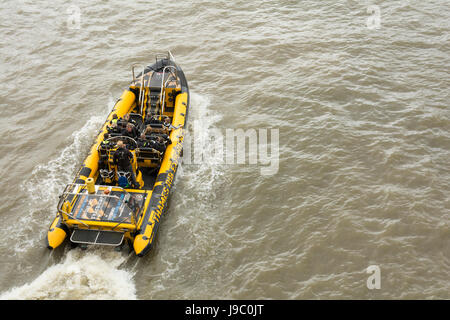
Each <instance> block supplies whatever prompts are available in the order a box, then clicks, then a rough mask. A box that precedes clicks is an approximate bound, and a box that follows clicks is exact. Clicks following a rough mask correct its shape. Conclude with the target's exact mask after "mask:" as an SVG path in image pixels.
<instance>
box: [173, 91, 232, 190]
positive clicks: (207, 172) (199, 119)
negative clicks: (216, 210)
mask: <svg viewBox="0 0 450 320" xmlns="http://www.w3.org/2000/svg"><path fill="white" fill-rule="evenodd" d="M209 106H210V100H209V98H208V97H207V96H202V95H199V94H195V93H191V107H190V110H189V117H190V119H189V120H188V121H189V122H188V132H187V134H186V142H185V143H186V145H185V146H184V148H185V149H187V148H190V152H189V153H190V154H189V153H188V154H186V156H187V157H190V159H185V158H184V157H183V161H182V163H181V165H180V167H179V169H180V172H179V175H180V176H184V179H183V180H185V182H186V183H187V184H188V185H189V187H190V188H192V189H193V190H194V192H196V193H202V194H205V195H207V194H208V193H209V192H210V191H211V189H212V185H213V183H214V181H216V180H217V179H218V178H219V177H221V176H223V173H224V171H223V166H222V164H223V156H222V155H220V154H211V152H210V150H212V149H213V143H214V142H215V141H214V139H211V132H212V130H215V126H216V124H217V122H218V121H220V119H221V118H222V117H221V115H220V114H218V113H216V112H213V111H211V110H210V109H209ZM196 159H201V160H200V162H199V163H197V161H196Z"/></svg>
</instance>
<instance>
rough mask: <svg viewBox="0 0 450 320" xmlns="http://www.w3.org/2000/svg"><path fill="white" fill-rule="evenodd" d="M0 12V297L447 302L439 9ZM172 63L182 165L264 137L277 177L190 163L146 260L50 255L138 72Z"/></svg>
mask: <svg viewBox="0 0 450 320" xmlns="http://www.w3.org/2000/svg"><path fill="white" fill-rule="evenodd" d="M0 17H2V19H0V33H1V37H0V54H1V57H2V59H1V62H0V70H1V74H0V80H1V83H2V90H1V93H0V95H1V99H0V106H1V111H2V113H1V116H0V124H1V128H2V132H3V136H2V137H3V139H2V143H1V144H0V152H1V155H2V156H1V159H0V164H1V165H0V174H1V178H2V183H1V185H0V215H1V221H2V228H1V232H0V240H1V241H0V254H1V257H2V261H1V263H0V268H1V269H0V270H1V273H0V299H225V298H230V299H264V298H265V299H420V298H425V299H433V298H434V299H436V298H443V299H449V298H450V295H449V292H450V282H449V279H450V250H449V245H450V228H449V222H450V219H449V211H450V210H449V209H450V200H449V194H450V188H449V182H450V179H449V178H450V166H449V158H450V122H449V115H450V111H449V106H448V101H449V88H450V77H449V71H450V70H449V65H450V63H449V62H450V61H449V58H450V52H449V46H448V43H449V29H450V28H449V21H450V4H449V3H448V1H437V0H436V1H422V2H419V1H412V0H410V1H377V0H372V1H352V0H348V1H276V2H274V1H221V2H217V1H202V2H200V1H195V2H194V1H183V2H178V1H177V2H173V3H167V2H157V1H125V2H124V1H107V2H97V3H92V2H91V1H85V0H80V1H75V2H67V1H52V2H51V3H50V2H49V3H47V4H45V3H41V2H35V1H26V0H23V1H9V0H8V1H3V2H2V4H1V5H0ZM167 50H171V51H172V53H173V54H174V56H175V58H176V60H177V62H178V63H179V64H180V66H181V67H182V68H183V70H184V72H185V74H186V76H187V78H188V81H189V85H190V89H191V110H190V114H189V125H188V128H187V129H188V131H189V134H190V136H191V142H192V146H193V147H194V148H193V150H192V159H194V155H195V154H198V152H200V151H202V150H210V149H211V148H214V147H215V146H217V141H216V140H214V139H209V136H210V133H212V132H216V133H217V132H221V133H222V134H223V137H226V132H227V130H230V129H232V130H235V132H236V130H238V129H242V130H243V131H245V132H246V133H252V132H254V133H255V134H259V133H260V132H263V130H266V131H267V132H268V133H269V132H277V134H278V136H277V137H278V139H277V141H278V147H279V155H278V165H277V166H276V167H275V168H276V170H275V171H274V172H272V173H271V174H267V175H264V174H262V173H261V168H262V167H264V166H265V165H267V164H263V163H261V162H259V161H258V162H257V163H250V160H249V159H250V158H251V157H250V155H247V157H246V158H245V159H246V162H245V163H237V162H236V163H229V162H227V161H224V159H221V154H220V153H217V154H215V155H214V156H212V157H208V159H207V161H202V162H201V163H198V162H196V161H190V162H188V161H186V162H185V163H183V164H182V166H181V167H180V171H179V172H178V174H177V177H176V183H175V188H174V192H173V194H172V198H171V200H170V203H169V209H168V212H167V215H166V216H165V217H164V218H163V221H162V223H161V226H160V228H159V231H158V236H157V241H156V245H155V246H154V248H153V249H152V251H151V252H150V253H149V254H148V255H147V256H146V257H144V258H142V259H138V258H136V257H134V255H133V254H128V252H126V251H123V252H115V251H112V250H111V249H109V248H88V249H87V250H86V251H81V250H79V249H70V248H69V246H65V247H61V248H58V249H57V250H55V251H54V252H52V253H51V252H49V251H48V250H47V249H46V248H45V235H46V231H47V228H48V226H49V225H50V223H51V221H52V220H53V217H54V215H55V213H56V212H55V209H56V203H57V200H58V195H59V194H60V192H62V190H63V188H64V186H65V184H67V183H70V182H71V181H72V180H73V177H74V174H75V171H76V169H77V168H78V166H79V165H80V163H81V162H82V161H83V159H84V158H85V156H86V155H87V153H88V151H89V148H90V145H91V144H92V142H93V139H94V137H95V135H96V133H97V131H98V129H99V128H100V126H101V124H102V123H103V121H104V120H105V118H106V116H107V114H108V112H109V110H110V109H111V108H112V106H113V104H114V101H115V100H116V99H117V98H118V97H119V96H120V95H121V93H122V91H123V90H124V89H125V88H126V86H127V84H128V81H129V80H130V79H131V69H130V67H131V64H133V63H139V64H150V63H152V62H153V61H154V54H155V53H157V52H164V51H167ZM199 124H200V125H199ZM272 142H276V141H274V140H271V139H270V136H269V140H268V145H269V147H270V145H271V143H272ZM258 143H260V140H259V136H258ZM247 148H249V147H248V145H247ZM238 149H239V148H238ZM269 149H270V148H269ZM272 150H273V149H272ZM247 151H248V150H247V149H245V150H237V153H239V152H247ZM258 156H261V154H259V155H258ZM258 159H259V158H258ZM370 266H376V267H377V270H379V271H380V273H379V274H378V275H377V276H378V278H377V279H376V281H375V282H377V284H378V285H377V286H375V288H374V287H373V286H371V285H370V281H368V279H369V277H372V276H374V275H373V274H371V273H367V270H368V267H370ZM370 270H372V269H370Z"/></svg>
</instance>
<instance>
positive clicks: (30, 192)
mask: <svg viewBox="0 0 450 320" xmlns="http://www.w3.org/2000/svg"><path fill="white" fill-rule="evenodd" d="M113 105H114V100H113V99H112V97H110V101H109V103H108V105H107V106H105V109H104V110H101V111H100V112H99V113H98V115H95V116H92V117H90V118H89V119H88V120H87V122H86V124H85V125H84V126H83V127H82V128H81V129H80V130H77V131H75V132H74V133H73V134H72V136H71V137H70V138H69V143H68V145H67V146H66V147H64V149H63V150H62V151H61V153H60V154H59V155H58V156H56V157H55V158H53V159H51V160H50V161H49V162H48V163H46V164H40V165H38V166H36V167H35V168H34V169H33V171H32V173H31V176H30V179H28V180H27V181H25V182H24V183H23V184H22V185H21V186H20V188H21V189H22V191H23V194H24V195H25V198H24V203H25V204H26V205H27V206H28V207H29V209H28V210H26V211H25V212H24V214H23V215H21V216H20V219H19V224H20V225H22V226H24V227H23V228H24V230H23V231H24V232H22V233H21V234H20V237H21V239H20V241H14V239H11V240H12V241H11V242H12V243H17V245H16V247H15V248H14V250H15V253H21V252H25V251H27V250H29V249H30V248H32V247H33V246H35V245H41V244H36V242H38V241H40V240H41V237H42V233H43V232H45V231H46V227H45V226H43V225H42V223H43V221H45V222H47V223H51V219H52V218H49V217H50V216H51V217H53V215H54V214H56V204H57V201H58V196H59V194H60V193H61V192H62V190H63V188H64V186H65V185H66V184H67V183H70V182H72V180H73V178H74V174H75V171H76V170H77V169H78V167H79V166H80V164H81V162H82V161H83V160H84V157H85V156H86V154H87V152H88V151H89V147H90V145H91V144H92V142H93V139H94V137H95V134H96V133H97V130H98V128H99V127H100V126H101V125H102V124H103V122H104V121H105V119H106V116H107V112H109V110H110V109H112V107H113ZM11 228H12V229H11V231H14V228H15V226H14V225H13V226H11ZM36 230H39V231H38V232H36ZM7 234H10V235H11V237H16V235H15V234H16V232H8V233H7ZM36 235H39V237H37V236H36ZM16 240H17V239H16Z"/></svg>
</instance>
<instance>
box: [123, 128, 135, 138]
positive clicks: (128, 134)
mask: <svg viewBox="0 0 450 320" xmlns="http://www.w3.org/2000/svg"><path fill="white" fill-rule="evenodd" d="M120 134H121V135H122V136H125V137H130V138H132V139H136V138H137V137H138V136H139V131H138V130H137V129H136V127H133V129H132V130H131V132H128V130H127V128H125V129H122V132H121V133H120Z"/></svg>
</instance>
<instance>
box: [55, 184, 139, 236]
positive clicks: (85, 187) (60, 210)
mask: <svg viewBox="0 0 450 320" xmlns="http://www.w3.org/2000/svg"><path fill="white" fill-rule="evenodd" d="M77 186H78V187H84V188H83V189H81V190H80V191H82V190H87V185H86V184H78V183H69V184H68V185H67V186H66V187H65V188H64V192H63V193H62V195H61V196H60V201H59V202H58V207H57V210H58V213H60V214H62V213H64V214H66V215H68V216H69V217H70V218H72V219H74V220H77V221H78V222H80V223H82V224H84V225H85V226H86V227H88V228H89V227H90V226H89V225H88V224H86V223H84V222H83V221H81V220H79V219H78V218H76V217H75V216H73V215H71V214H69V213H68V212H65V211H63V210H62V204H63V203H64V202H65V200H66V199H67V196H68V195H76V196H81V195H89V193H82V192H81V193H80V192H66V190H67V188H69V187H77ZM98 187H99V188H100V187H104V188H108V189H109V188H111V189H113V188H116V189H120V191H121V192H123V193H125V194H126V195H128V196H129V197H132V195H131V194H130V193H129V192H127V191H126V190H125V189H124V188H122V187H118V186H106V185H98ZM93 196H96V197H103V198H115V199H117V200H120V198H119V197H118V196H116V195H108V194H93ZM63 200H64V201H63ZM123 203H124V204H125V205H126V206H127V207H128V208H129V209H130V210H131V212H132V215H133V219H134V221H137V217H135V215H136V212H135V210H133V208H131V207H130V206H129V205H128V203H127V202H125V201H124V202H123ZM140 209H141V208H140V207H139V211H140ZM120 223H123V221H122V222H120ZM120 223H119V224H120ZM133 224H135V223H133ZM116 227H117V226H116ZM114 228H115V227H114Z"/></svg>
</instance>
